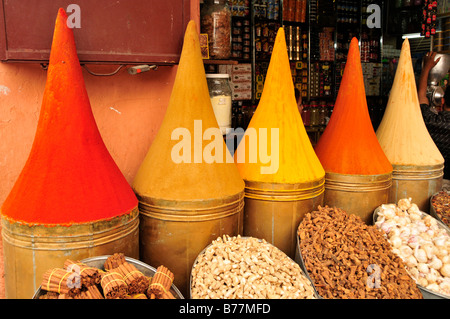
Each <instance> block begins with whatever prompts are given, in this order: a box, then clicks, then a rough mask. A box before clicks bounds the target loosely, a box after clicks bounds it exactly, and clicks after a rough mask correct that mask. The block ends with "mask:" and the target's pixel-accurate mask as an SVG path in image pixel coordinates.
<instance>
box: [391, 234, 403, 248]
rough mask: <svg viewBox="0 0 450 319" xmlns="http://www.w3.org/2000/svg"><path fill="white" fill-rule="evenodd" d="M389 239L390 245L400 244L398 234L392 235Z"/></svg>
mask: <svg viewBox="0 0 450 319" xmlns="http://www.w3.org/2000/svg"><path fill="white" fill-rule="evenodd" d="M390 241H391V244H392V246H394V248H399V247H400V246H401V245H402V239H401V238H400V237H398V236H392V237H391V238H390Z"/></svg>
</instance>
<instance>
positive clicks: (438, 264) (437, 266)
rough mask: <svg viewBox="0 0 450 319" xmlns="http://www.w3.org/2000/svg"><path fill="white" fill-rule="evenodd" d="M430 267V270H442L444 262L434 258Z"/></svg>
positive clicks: (429, 264)
mask: <svg viewBox="0 0 450 319" xmlns="http://www.w3.org/2000/svg"><path fill="white" fill-rule="evenodd" d="M428 266H429V267H430V268H433V269H436V270H439V269H441V268H442V261H441V260H440V259H439V258H438V257H436V256H433V259H431V261H430V262H429V263H428Z"/></svg>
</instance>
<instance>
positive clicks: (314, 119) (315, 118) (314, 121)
mask: <svg viewBox="0 0 450 319" xmlns="http://www.w3.org/2000/svg"><path fill="white" fill-rule="evenodd" d="M310 113H311V114H310V125H311V126H318V125H319V108H318V105H317V102H312V103H311V111H310Z"/></svg>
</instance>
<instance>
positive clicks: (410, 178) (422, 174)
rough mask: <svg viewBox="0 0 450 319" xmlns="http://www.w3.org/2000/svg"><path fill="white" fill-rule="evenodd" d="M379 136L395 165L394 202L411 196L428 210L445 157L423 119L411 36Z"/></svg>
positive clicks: (405, 47)
mask: <svg viewBox="0 0 450 319" xmlns="http://www.w3.org/2000/svg"><path fill="white" fill-rule="evenodd" d="M377 138H378V141H379V142H380V145H381V147H382V148H383V150H384V152H385V154H386V156H387V158H388V159H389V161H390V162H391V164H392V166H393V167H394V170H393V176H392V181H393V184H392V188H391V193H390V202H393V203H397V202H398V201H399V200H400V199H402V198H409V197H411V198H412V200H413V202H414V203H416V204H417V205H418V206H419V208H420V209H421V210H423V211H425V212H428V210H429V200H430V197H431V196H432V195H433V194H435V193H437V192H438V191H440V190H441V187H442V178H443V169H444V158H443V157H442V155H441V153H440V152H439V149H438V148H437V147H436V144H435V143H434V142H433V140H432V138H431V136H430V134H429V133H428V130H427V127H426V126H425V122H424V120H423V116H422V112H421V110H420V104H419V98H418V94H417V87H416V82H415V77H414V70H413V66H412V61H411V50H410V46H409V41H408V39H405V40H404V41H403V45H402V50H401V53H400V59H399V62H398V66H397V70H396V72H395V77H394V83H393V85H392V89H391V92H390V95H389V100H388V103H387V106H386V111H385V112H384V115H383V119H382V121H381V123H380V126H379V127H378V129H377Z"/></svg>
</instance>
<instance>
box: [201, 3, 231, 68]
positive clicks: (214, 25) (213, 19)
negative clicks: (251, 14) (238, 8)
mask: <svg viewBox="0 0 450 319" xmlns="http://www.w3.org/2000/svg"><path fill="white" fill-rule="evenodd" d="M200 18H201V20H200V30H201V33H206V34H208V47H209V56H210V57H211V59H219V60H220V59H229V58H230V57H231V10H230V7H229V6H228V1H227V0H205V1H204V4H203V7H202V9H201V12H200Z"/></svg>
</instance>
